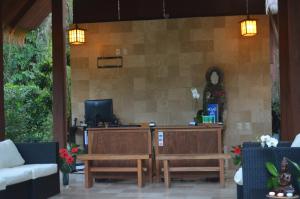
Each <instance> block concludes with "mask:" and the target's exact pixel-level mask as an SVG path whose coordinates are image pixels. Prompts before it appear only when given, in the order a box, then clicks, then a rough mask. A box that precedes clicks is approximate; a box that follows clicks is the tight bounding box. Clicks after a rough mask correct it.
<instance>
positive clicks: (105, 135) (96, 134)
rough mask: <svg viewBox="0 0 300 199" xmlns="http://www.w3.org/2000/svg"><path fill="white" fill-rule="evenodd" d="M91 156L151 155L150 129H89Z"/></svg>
mask: <svg viewBox="0 0 300 199" xmlns="http://www.w3.org/2000/svg"><path fill="white" fill-rule="evenodd" d="M88 142H89V145H88V153H89V154H126V155H138V154H151V152H152V142H151V132H150V129H149V128H140V127H129V128H94V129H89V141H88Z"/></svg>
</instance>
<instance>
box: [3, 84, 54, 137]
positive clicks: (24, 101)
mask: <svg viewBox="0 0 300 199" xmlns="http://www.w3.org/2000/svg"><path fill="white" fill-rule="evenodd" d="M4 89H5V117H6V133H7V137H8V138H10V139H12V140H14V141H15V142H38V141H48V140H50V139H51V138H52V136H51V132H52V121H51V119H52V118H51V112H50V110H49V106H48V100H49V92H48V91H47V90H41V89H39V88H38V87H37V86H35V85H31V86H27V85H14V84H12V83H6V84H5V87H4Z"/></svg>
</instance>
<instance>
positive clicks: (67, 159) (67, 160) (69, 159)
mask: <svg viewBox="0 0 300 199" xmlns="http://www.w3.org/2000/svg"><path fill="white" fill-rule="evenodd" d="M66 162H67V164H69V165H71V164H73V163H74V158H73V157H72V156H68V157H66Z"/></svg>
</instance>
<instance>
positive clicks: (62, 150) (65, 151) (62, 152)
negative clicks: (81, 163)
mask: <svg viewBox="0 0 300 199" xmlns="http://www.w3.org/2000/svg"><path fill="white" fill-rule="evenodd" d="M59 153H60V154H65V153H68V151H67V149H64V148H62V149H59Z"/></svg>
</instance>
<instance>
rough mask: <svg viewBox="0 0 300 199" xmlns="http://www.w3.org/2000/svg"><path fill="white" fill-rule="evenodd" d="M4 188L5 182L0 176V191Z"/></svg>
mask: <svg viewBox="0 0 300 199" xmlns="http://www.w3.org/2000/svg"><path fill="white" fill-rule="evenodd" d="M5 189H6V183H5V180H4V179H3V178H0V191H3V190H5Z"/></svg>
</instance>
